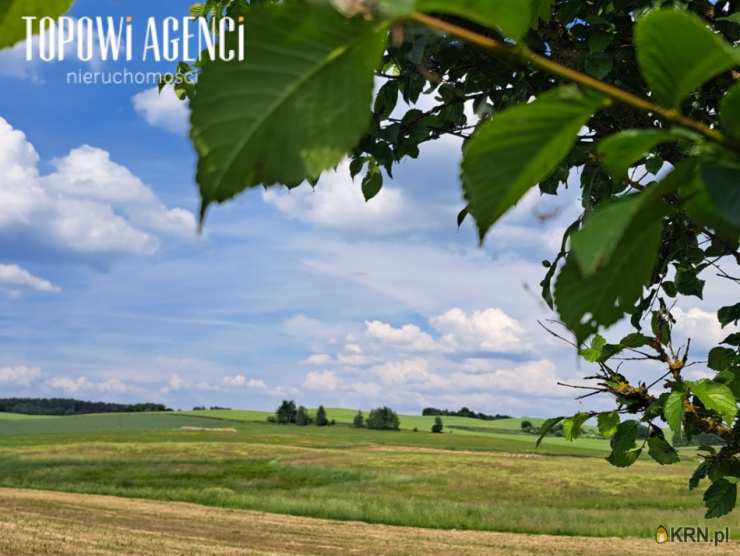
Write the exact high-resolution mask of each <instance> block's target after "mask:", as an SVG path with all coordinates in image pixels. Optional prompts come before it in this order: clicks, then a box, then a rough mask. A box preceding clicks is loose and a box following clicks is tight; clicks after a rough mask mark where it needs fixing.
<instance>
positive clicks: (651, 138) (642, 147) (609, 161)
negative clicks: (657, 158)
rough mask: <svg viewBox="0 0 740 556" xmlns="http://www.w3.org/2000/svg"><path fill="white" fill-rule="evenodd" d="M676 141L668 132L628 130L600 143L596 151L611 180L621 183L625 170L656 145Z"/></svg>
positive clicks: (673, 135)
mask: <svg viewBox="0 0 740 556" xmlns="http://www.w3.org/2000/svg"><path fill="white" fill-rule="evenodd" d="M677 139H678V137H677V136H676V135H675V134H673V133H671V132H670V131H659V130H641V129H628V130H626V131H622V132H620V133H615V134H613V135H610V136H609V137H607V138H606V139H604V140H603V141H601V142H600V143H599V145H598V147H597V151H598V153H599V156H600V157H601V159H602V161H603V162H604V166H606V169H607V170H608V171H609V173H610V174H611V176H612V178H614V179H615V180H616V181H622V180H623V179H624V178H625V177H626V176H627V170H629V169H630V168H631V167H632V166H634V164H635V163H636V162H637V161H638V160H640V159H642V158H644V157H645V155H646V154H647V153H649V152H650V151H651V150H653V149H654V148H655V147H656V146H657V145H660V144H661V143H666V142H668V141H676V140H677Z"/></svg>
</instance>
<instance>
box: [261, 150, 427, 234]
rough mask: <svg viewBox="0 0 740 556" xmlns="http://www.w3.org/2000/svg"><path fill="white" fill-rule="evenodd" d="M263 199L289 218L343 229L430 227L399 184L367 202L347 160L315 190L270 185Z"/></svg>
mask: <svg viewBox="0 0 740 556" xmlns="http://www.w3.org/2000/svg"><path fill="white" fill-rule="evenodd" d="M262 199H263V200H264V201H265V202H266V203H268V204H270V205H272V206H274V207H275V208H277V209H278V210H279V211H280V212H281V213H283V214H284V215H286V216H288V217H289V218H292V219H297V220H301V221H304V222H309V223H311V224H316V225H319V226H323V227H327V228H333V229H337V230H342V231H355V232H362V233H368V234H377V235H387V234H389V233H397V232H402V231H406V230H411V229H417V228H426V227H429V222H428V220H426V221H425V220H424V219H421V218H419V217H417V216H416V215H415V214H416V213H415V212H414V210H413V209H412V206H411V204H410V203H409V202H408V201H407V199H406V197H405V196H404V194H403V192H402V191H401V190H400V189H398V188H396V187H392V186H385V187H383V189H382V190H381V191H380V193H378V195H377V196H376V197H375V198H373V199H372V200H371V201H370V202H366V201H365V199H364V197H363V195H362V189H361V188H360V184H359V183H357V182H354V181H353V180H352V178H351V177H350V174H349V164H347V163H343V164H341V165H340V166H339V168H338V169H337V170H336V171H334V172H328V173H326V174H324V176H323V177H322V178H321V180H320V181H319V183H318V185H317V186H316V188H315V189H311V188H309V187H299V188H297V189H293V190H290V191H288V190H285V189H278V188H270V189H267V190H266V191H264V192H263V193H262Z"/></svg>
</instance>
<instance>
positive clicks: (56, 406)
mask: <svg viewBox="0 0 740 556" xmlns="http://www.w3.org/2000/svg"><path fill="white" fill-rule="evenodd" d="M196 409H200V408H196ZM202 409H205V408H202ZM142 411H172V410H171V409H170V408H168V407H166V406H164V405H162V404H155V403H137V404H119V403H108V402H86V401H81V400H74V399H67V398H4V399H0V413H22V414H26V415H80V414H84V413H138V412H142Z"/></svg>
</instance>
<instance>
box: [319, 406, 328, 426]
mask: <svg viewBox="0 0 740 556" xmlns="http://www.w3.org/2000/svg"><path fill="white" fill-rule="evenodd" d="M316 424H317V425H318V426H319V427H325V426H327V425H328V424H329V419H327V417H326V410H325V409H324V406H323V405H320V406H319V409H318V410H317V411H316Z"/></svg>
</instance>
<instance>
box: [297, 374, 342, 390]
mask: <svg viewBox="0 0 740 556" xmlns="http://www.w3.org/2000/svg"><path fill="white" fill-rule="evenodd" d="M341 384H342V381H341V380H340V379H339V378H338V377H337V375H336V374H335V373H334V372H332V371H311V372H309V373H307V374H306V378H305V379H304V381H303V387H304V388H306V389H308V390H320V391H331V390H336V389H337V388H339V387H340V386H341Z"/></svg>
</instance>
